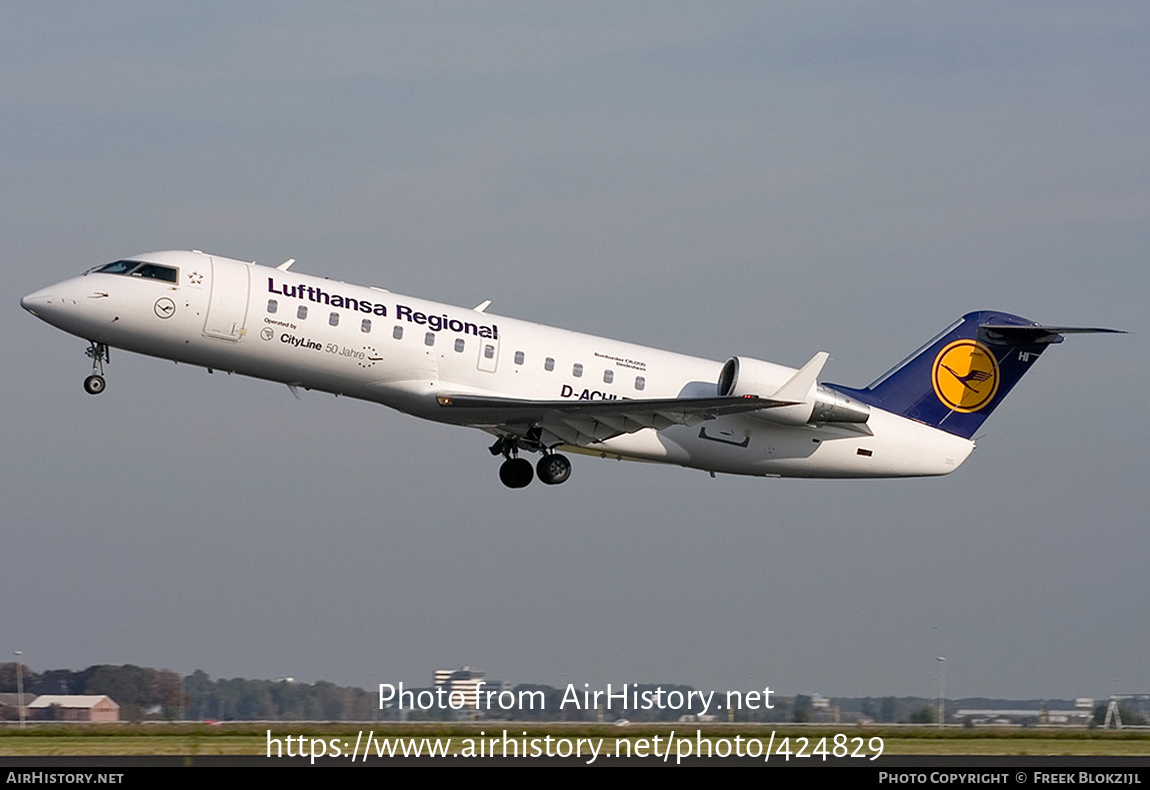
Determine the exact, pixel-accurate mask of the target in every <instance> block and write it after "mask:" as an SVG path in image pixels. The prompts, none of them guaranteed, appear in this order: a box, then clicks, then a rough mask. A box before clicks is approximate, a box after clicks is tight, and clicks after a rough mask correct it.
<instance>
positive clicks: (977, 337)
mask: <svg viewBox="0 0 1150 790" xmlns="http://www.w3.org/2000/svg"><path fill="white" fill-rule="evenodd" d="M1120 331H1121V330H1117V329H1099V328H1095V327H1065V326H1042V325H1039V324H1036V323H1034V322H1033V321H1028V320H1026V319H1025V318H1021V317H1019V316H1016V315H1011V314H1009V313H997V312H993V311H987V310H983V311H980V312H977V313H967V314H966V315H964V316H963V317H962V318H961V319H960V320H959V321H958V322H956V323H955V324H952V325H951V326H950V327H948V328H947V329H945V330H944V331H943V332H942V333H941V334H940V335H938V336H937V337H935V338H934V339H933V340H931V341H930V342H928V343H927V344H926V345H925V346H923V347H922V348H920V349H919V350H918V351H916V352H915V353H913V354H911V355H910V356H909V357H907V358H906V359H905V360H903V361H902V362H900V363H899V364H898V365H896V366H895V367H894V368H892V369H891V370H890V371H889V372H888V373H886V374H885V375H883V376H882V377H881V378H879V379H878V381H876V382H874V383H873V384H871V385H870V386H869V387H867V388H866V389H850V388H848V387H840V386H837V385H830V386H832V387H833V388H834V389H836V390H839V391H840V392H843V393H845V394H847V395H850V396H851V397H853V398H856V399H858V400H860V401H862V402H863V403H868V404H870V405H872V406H875V407H877V408H880V409H882V410H884V411H889V412H893V413H895V414H901V415H902V416H904V417H909V418H910V419H912V420H917V421H918V422H921V423H925V424H927V425H931V426H934V427H936V428H941V429H942V430H944V431H947V432H948V433H953V434H955V435H957V436H962V437H963V438H966V439H970V438H972V437H973V436H974V432H975V431H977V430H978V428H979V426H980V425H982V423H983V421H984V420H986V418H987V417H989V416H990V413H991V412H992V411H994V410H995V408H997V406H998V404H1000V403H1001V402H1002V399H1003V398H1005V397H1006V395H1007V393H1009V392H1010V390H1011V389H1013V388H1014V385H1015V384H1017V383H1018V381H1019V379H1021V378H1022V376H1023V374H1025V373H1026V371H1028V370H1030V366H1031V365H1033V364H1034V362H1035V360H1037V359H1038V357H1039V356H1041V355H1042V352H1043V351H1045V350H1046V347H1047V346H1050V345H1053V344H1055V343H1061V342H1062V340H1063V335H1069V334H1085V333H1092V332H1120Z"/></svg>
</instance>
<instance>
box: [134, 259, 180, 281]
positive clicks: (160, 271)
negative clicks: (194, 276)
mask: <svg viewBox="0 0 1150 790" xmlns="http://www.w3.org/2000/svg"><path fill="white" fill-rule="evenodd" d="M131 274H132V276H133V277H148V278H150V279H153V280H163V281H164V282H167V283H174V282H176V280H177V279H178V277H179V270H178V269H173V268H172V267H171V266H158V265H156V264H154V263H144V264H141V265H140V267H139V268H138V269H133V270H132V272H131Z"/></svg>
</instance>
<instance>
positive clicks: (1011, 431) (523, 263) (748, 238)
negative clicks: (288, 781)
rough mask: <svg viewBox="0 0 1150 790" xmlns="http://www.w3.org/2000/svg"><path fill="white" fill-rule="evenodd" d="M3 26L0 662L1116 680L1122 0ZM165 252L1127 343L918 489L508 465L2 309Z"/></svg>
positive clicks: (1085, 345) (1121, 624) (801, 339)
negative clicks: (1047, 327) (548, 471)
mask: <svg viewBox="0 0 1150 790" xmlns="http://www.w3.org/2000/svg"><path fill="white" fill-rule="evenodd" d="M0 45H2V46H0V64H2V67H0V101H2V103H3V107H4V112H3V113H2V114H0V200H2V203H3V207H4V208H3V211H2V212H0V237H2V238H3V239H4V242H5V244H4V246H5V250H4V256H3V259H2V261H0V273H2V274H3V282H4V294H5V300H4V301H5V308H4V309H3V310H0V332H2V333H3V337H4V338H5V341H4V342H3V343H2V344H0V360H2V363H0V364H2V365H3V369H4V370H5V371H6V373H7V375H6V376H4V377H3V378H2V379H0V393H2V395H0V397H2V398H3V403H4V404H5V407H4V409H3V411H2V413H0V426H2V429H0V430H2V437H3V441H2V442H0V453H2V454H3V469H4V474H3V477H2V478H0V497H2V501H3V510H2V513H3V515H2V517H0V518H2V524H3V527H2V530H0V557H2V558H3V565H4V571H3V573H0V601H3V602H4V604H3V606H2V607H0V650H2V651H4V653H5V654H7V655H11V651H12V650H23V651H24V654H25V658H26V661H27V662H28V663H29V664H31V665H32V666H33V667H34V668H35V669H38V670H43V669H49V668H56V667H72V668H76V669H79V668H82V667H84V666H88V665H90V664H94V663H136V664H143V665H151V666H157V667H169V668H171V669H175V670H178V671H181V672H190V671H191V670H193V669H196V668H201V669H203V670H205V671H207V672H208V673H210V674H211V675H213V676H216V677H231V676H240V675H242V676H247V677H277V676H280V675H292V676H295V677H297V678H300V679H304V680H316V679H326V680H331V681H335V682H339V683H354V684H358V685H363V686H367V685H369V684H371V683H372V682H379V681H384V682H398V681H404V682H405V683H408V684H414V683H418V684H427V683H429V682H430V680H431V672H432V670H433V669H435V668H438V667H448V666H461V665H464V664H469V665H471V666H474V667H479V668H482V669H484V670H486V671H487V672H488V674H489V677H494V678H497V679H502V680H506V681H510V682H513V683H514V682H528V681H529V682H544V683H552V684H556V685H559V684H561V683H563V682H566V681H570V682H575V683H583V682H587V683H590V684H592V686H595V687H603V686H605V684H606V683H608V682H610V683H613V684H619V683H623V682H632V681H643V682H676V683H688V684H692V685H694V686H696V687H700V688H726V687H732V688H742V687H746V686H748V685H751V686H760V687H761V686H762V685H765V684H769V685H771V686H772V687H773V688H775V689H776V690H778V691H780V693H783V694H788V695H789V694H794V693H811V692H819V693H823V694H829V695H878V694H921V695H929V694H931V693H932V690H933V688H934V683H933V681H932V677H933V674H934V672H935V671H936V668H935V661H934V657H935V656H937V655H945V656H946V657H947V658H948V664H947V676H946V688H947V694H948V696H956V697H957V696H968V695H987V696H1004V697H1069V696H1076V695H1093V696H1101V695H1104V694H1107V693H1110V692H1112V691H1114V690H1116V689H1117V690H1134V691H1150V677H1147V670H1146V667H1147V663H1146V654H1147V651H1148V648H1150V636H1148V632H1147V629H1146V625H1145V614H1146V611H1145V610H1146V601H1147V576H1146V572H1147V571H1146V568H1147V557H1148V556H1150V530H1148V529H1147V516H1146V514H1147V513H1148V512H1150V486H1147V478H1146V469H1147V461H1148V458H1147V447H1148V446H1150V420H1148V418H1147V416H1146V414H1145V413H1144V412H1143V409H1144V407H1145V403H1144V402H1145V400H1146V397H1145V396H1146V393H1147V392H1148V391H1150V375H1148V370H1147V364H1146V362H1147V352H1146V347H1145V341H1144V338H1145V337H1147V331H1148V327H1147V318H1146V308H1145V302H1146V299H1147V297H1148V296H1150V267H1148V266H1147V260H1146V257H1147V252H1146V251H1147V249H1150V157H1148V156H1147V151H1148V150H1150V149H1148V145H1147V143H1148V138H1147V129H1150V101H1148V99H1150V87H1148V86H1150V60H1148V59H1147V58H1146V52H1147V51H1150V9H1148V8H1147V6H1146V5H1145V4H1144V3H1140V2H1131V3H1102V4H1097V3H1091V4H1086V3H1048V2H1044V3H1014V4H1009V5H1002V4H998V3H981V4H980V3H963V4H941V3H931V4H921V3H910V2H907V3H878V4H865V5H860V4H847V3H803V4H798V5H790V4H788V5H783V4H777V5H768V4H762V3H746V4H739V3H726V4H718V5H716V4H713V3H709V4H705V5H704V4H675V3H665V2H660V3H630V4H619V3H577V4H547V5H540V4H515V3H467V4H434V3H419V4H391V5H387V6H382V5H380V4H376V3H343V4H337V5H330V4H329V5H326V6H322V7H320V6H314V5H312V4H296V5H292V4H284V3H261V2H251V3H244V4H231V3H220V4H216V5H211V4H205V3H197V4H191V5H186V4H153V3H147V4H136V3H100V4H90V3H11V4H5V5H3V6H0ZM171 248H198V249H203V250H206V251H210V252H215V253H217V254H221V255H227V256H231V257H236V258H242V259H248V260H253V259H254V260H258V261H260V262H261V263H267V264H272V265H274V264H278V263H279V262H280V261H282V260H283V259H285V258H288V257H294V258H297V259H299V262H298V263H297V264H296V268H297V270H299V271H302V272H307V273H309V274H316V275H321V276H330V277H332V278H335V279H341V280H346V281H349V282H359V283H365V284H376V285H382V286H384V287H387V288H390V289H391V290H394V291H398V292H400V293H409V294H414V295H418V296H422V297H426V298H431V299H437V300H440V301H445V302H451V303H457V304H463V305H467V306H470V305H473V304H476V303H478V302H480V301H482V300H483V299H492V300H493V301H494V304H493V306H492V308H491V310H492V312H496V313H499V314H504V315H511V316H515V317H518V318H525V319H530V320H535V321H540V322H544V323H551V324H556V325H559V326H564V327H568V328H571V329H577V330H582V331H587V332H594V333H598V334H603V335H607V336H611V337H618V338H621V339H624V340H629V341H634V342H640V343H645V344H649V345H654V346H659V347H665V348H670V349H673V350H677V351H684V352H688V353H693V354H698V355H700V356H706V357H709V358H713V359H720V360H721V359H725V358H726V357H729V356H731V355H733V354H745V355H748V356H753V357H757V358H761V359H767V360H771V361H775V362H780V363H784V364H790V365H799V364H801V363H803V362H804V361H806V360H807V359H808V358H809V357H810V356H811V355H812V354H813V353H814V352H815V351H818V350H822V349H825V350H827V351H829V352H830V353H831V361H830V363H829V364H828V366H827V369H826V373H825V376H826V378H827V379H828V380H830V381H835V382H839V383H843V384H848V385H852V386H863V385H865V384H867V383H868V382H869V381H871V380H872V379H873V378H875V377H876V376H877V375H878V374H880V373H881V372H882V371H884V370H885V369H886V368H888V367H889V366H890V365H891V364H893V363H894V362H896V361H897V360H898V359H900V358H902V357H903V356H904V355H905V354H907V353H908V352H910V351H911V350H912V349H914V348H915V347H917V346H918V345H919V344H920V343H922V342H923V341H925V340H926V339H927V338H929V337H930V336H931V335H933V334H934V333H935V332H937V331H938V330H940V329H942V328H943V327H944V326H946V325H947V324H948V323H950V322H951V321H952V320H953V319H955V318H957V317H958V316H959V315H961V314H962V313H965V312H968V311H970V310H975V309H999V310H1006V311H1009V312H1015V313H1019V314H1022V315H1025V316H1027V317H1030V318H1032V319H1034V320H1038V321H1042V322H1046V323H1058V324H1085V325H1102V326H1113V327H1118V328H1122V329H1127V330H1130V331H1131V332H1132V334H1131V335H1130V336H1125V337H1089V336H1088V337H1075V338H1071V339H1069V340H1068V341H1067V342H1066V343H1064V344H1063V345H1061V346H1057V347H1055V348H1053V349H1051V351H1050V352H1049V353H1048V354H1047V355H1045V356H1044V357H1043V360H1042V362H1041V363H1040V364H1039V365H1038V366H1037V368H1036V369H1035V371H1034V372H1033V373H1032V374H1031V375H1030V376H1028V377H1027V378H1026V379H1025V380H1024V381H1023V382H1022V383H1021V384H1020V385H1019V386H1018V388H1017V389H1016V390H1015V391H1014V393H1013V394H1012V395H1011V397H1010V398H1009V399H1008V400H1007V401H1006V403H1005V405H1004V406H1003V407H1002V408H1000V409H999V410H998V411H997V412H996V413H995V415H994V416H993V417H992V418H991V419H990V420H989V421H988V423H987V424H986V425H985V426H984V429H983V435H982V437H981V439H980V441H979V449H978V451H977V452H976V453H975V455H974V456H973V457H972V458H971V459H970V460H969V461H968V462H967V464H966V465H965V466H964V467H963V468H962V469H961V470H959V471H958V472H956V473H955V474H953V475H951V476H949V477H946V478H942V479H935V480H897V481H873V482H843V481H822V482H820V481H785V480H783V481H779V480H757V479H749V478H748V479H743V478H733V477H722V476H721V477H719V478H718V479H715V480H712V479H710V478H709V477H708V476H707V475H706V474H705V473H702V472H697V471H688V470H683V469H679V468H677V467H663V466H655V465H644V464H620V463H618V462H609V461H602V460H594V459H588V458H582V457H577V458H575V459H574V463H575V470H574V474H573V476H572V479H571V481H570V482H569V483H567V484H566V485H564V486H562V487H559V488H550V487H546V486H541V485H535V486H532V487H530V488H528V489H526V490H523V491H510V490H507V489H504V488H503V487H502V486H501V485H500V484H499V482H498V479H497V467H498V463H497V460H496V459H493V458H491V457H490V455H488V453H487V450H486V447H487V445H488V444H489V439H488V437H487V436H486V435H484V434H481V433H479V432H468V431H465V430H460V429H449V428H446V427H442V426H438V425H434V424H431V423H422V422H419V421H416V420H415V419H413V418H410V417H407V416H404V415H401V414H399V413H396V412H393V411H390V410H388V409H385V408H381V407H379V406H373V405H371V404H366V403H359V402H354V401H349V400H342V399H341V400H337V399H335V398H332V397H330V396H324V395H320V394H316V393H309V394H305V396H304V398H303V400H302V401H296V400H295V399H293V398H292V396H291V395H290V393H289V392H288V391H287V389H286V388H284V387H282V386H276V385H273V384H269V383H266V382H260V381H255V380H251V379H243V378H240V377H227V376H223V375H215V376H209V375H208V374H207V373H206V372H204V371H203V370H197V369H192V368H188V367H183V366H180V367H176V366H173V365H172V364H171V363H168V362H163V361H159V360H154V359H149V358H144V357H137V356H133V355H129V354H126V353H117V352H115V351H113V352H112V365H111V367H110V368H109V371H108V372H109V376H108V379H109V384H108V390H107V392H106V393H105V394H103V395H101V396H100V397H99V398H92V397H90V396H87V395H85V394H84V392H83V391H82V389H81V386H80V383H81V380H82V378H83V376H84V375H86V372H87V360H86V359H85V358H84V355H83V349H84V343H83V341H81V340H79V339H77V338H73V337H70V336H68V335H65V334H63V333H61V332H59V331H57V330H55V329H53V328H51V327H49V326H47V325H46V324H43V323H41V322H38V321H36V320H35V319H34V318H33V317H31V316H29V315H27V314H26V313H24V311H22V310H21V309H20V308H19V306H18V301H19V297H20V296H21V295H23V294H25V293H28V292H30V291H33V290H36V289H38V288H41V287H43V286H45V285H48V284H50V283H53V282H56V281H59V280H62V279H65V278H67V277H70V276H72V275H74V274H76V273H78V272H79V271H81V270H83V269H85V268H87V267H89V266H93V265H95V264H99V263H103V262H106V261H109V260H115V259H117V258H120V257H125V256H128V255H130V254H132V253H138V252H144V251H149V250H157V249H171ZM373 673H378V674H377V675H373Z"/></svg>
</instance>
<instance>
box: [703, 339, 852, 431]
mask: <svg viewBox="0 0 1150 790" xmlns="http://www.w3.org/2000/svg"><path fill="white" fill-rule="evenodd" d="M825 361H826V355H825V354H816V355H815V357H814V358H813V359H811V361H810V362H808V363H807V364H806V365H804V366H803V367H802V368H801V369H800V370H799V371H798V372H796V373H792V372H791V369H790V368H785V367H783V366H781V365H774V364H772V363H770V362H762V361H760V360H757V359H751V358H750V357H731V358H730V359H728V360H727V362H726V364H724V365H723V369H722V371H721V372H720V373H719V395H721V396H724V397H726V396H735V397H738V396H743V395H756V396H758V397H760V398H765V399H768V400H776V401H785V402H789V403H788V405H780V406H772V407H768V408H765V409H762V410H761V411H756V412H752V413H751V414H752V416H754V417H756V418H758V419H762V420H766V421H768V422H775V423H781V424H783V425H806V424H807V423H819V424H822V423H828V422H853V423H865V422H866V421H867V420H868V419H869V418H870V407H869V406H868V405H867V404H865V403H861V402H859V401H857V400H855V399H854V398H850V397H847V396H846V395H844V394H842V393H841V392H838V391H836V390H833V389H831V388H830V387H827V386H825V385H823V384H819V383H818V382H817V381H816V377H817V375H818V372H819V370H821V369H822V365H823V363H824V362H825Z"/></svg>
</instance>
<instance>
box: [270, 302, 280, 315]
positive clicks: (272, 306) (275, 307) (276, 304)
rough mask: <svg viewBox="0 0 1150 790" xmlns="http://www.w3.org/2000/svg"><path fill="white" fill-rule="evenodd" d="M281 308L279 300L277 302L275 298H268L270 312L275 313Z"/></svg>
mask: <svg viewBox="0 0 1150 790" xmlns="http://www.w3.org/2000/svg"><path fill="white" fill-rule="evenodd" d="M279 309H280V303H279V302H277V301H276V300H275V299H268V312H269V313H274V312H275V311H276V310H279Z"/></svg>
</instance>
